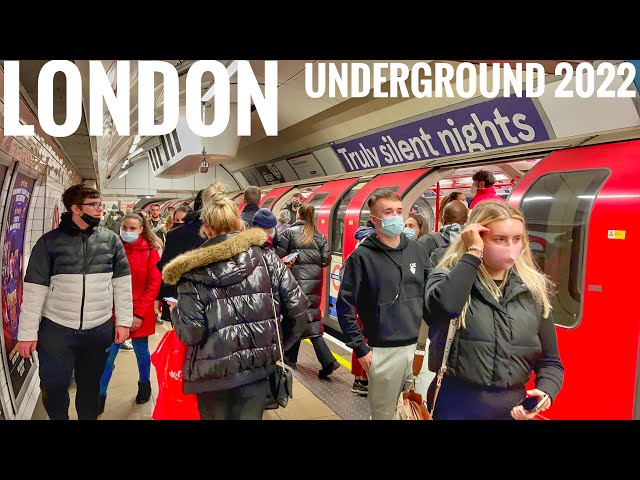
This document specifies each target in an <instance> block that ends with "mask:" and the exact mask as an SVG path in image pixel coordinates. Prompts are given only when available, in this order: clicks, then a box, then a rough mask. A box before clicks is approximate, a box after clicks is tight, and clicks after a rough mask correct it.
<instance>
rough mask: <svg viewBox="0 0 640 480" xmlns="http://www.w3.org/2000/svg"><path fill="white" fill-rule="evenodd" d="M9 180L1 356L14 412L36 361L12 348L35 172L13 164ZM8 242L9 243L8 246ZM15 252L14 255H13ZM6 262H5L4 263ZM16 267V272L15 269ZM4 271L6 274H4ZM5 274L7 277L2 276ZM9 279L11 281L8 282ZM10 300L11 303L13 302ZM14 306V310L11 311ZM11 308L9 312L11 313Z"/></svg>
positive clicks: (4, 231) (3, 233)
mask: <svg viewBox="0 0 640 480" xmlns="http://www.w3.org/2000/svg"><path fill="white" fill-rule="evenodd" d="M10 177H11V178H10V179H9V182H8V183H7V182H6V181H5V184H4V185H5V187H8V188H6V190H5V191H6V192H7V194H6V195H7V198H6V200H5V202H4V204H5V209H4V212H3V215H2V230H1V237H0V243H1V244H2V265H3V269H2V270H3V279H2V280H3V281H2V288H1V289H0V293H1V296H2V305H3V308H2V326H3V335H2V359H3V362H4V365H5V368H4V372H5V377H6V381H7V384H8V387H9V388H8V390H9V393H10V396H11V401H12V403H13V410H14V413H17V412H18V411H19V410H20V406H21V404H22V401H23V399H24V398H25V395H26V392H27V388H28V386H29V385H30V383H31V379H32V377H33V375H34V374H35V373H36V371H37V368H34V367H36V365H37V364H36V361H35V360H34V359H31V360H27V359H23V358H22V357H20V355H19V354H18V352H17V350H16V349H15V342H16V341H17V340H16V338H15V337H17V324H18V319H19V316H20V305H21V303H22V302H21V300H22V299H21V298H20V297H21V292H22V282H23V276H24V272H25V268H26V265H25V262H24V244H25V237H26V227H27V218H28V216H29V213H30V212H29V210H30V208H31V206H32V203H31V202H32V196H33V191H34V189H35V186H36V182H37V179H38V174H37V173H36V172H34V171H32V170H31V169H30V168H29V167H26V166H25V165H22V164H19V163H16V164H15V166H14V168H13V169H12V171H11V175H10ZM9 244H11V246H9ZM5 245H7V246H8V247H9V249H10V250H11V253H13V254H14V258H15V257H16V255H17V257H18V262H17V263H15V260H14V263H13V267H12V265H11V262H10V259H9V258H5V250H6V249H7V248H5ZM16 252H17V254H16ZM5 264H6V265H5ZM18 269H19V272H18ZM4 273H6V275H5V274H4ZM5 277H7V278H5ZM7 279H11V281H7ZM12 303H13V305H12ZM12 309H13V310H12ZM11 311H13V313H12V314H10V312H11ZM8 332H11V336H12V339H11V344H9V345H8V344H7V334H8Z"/></svg>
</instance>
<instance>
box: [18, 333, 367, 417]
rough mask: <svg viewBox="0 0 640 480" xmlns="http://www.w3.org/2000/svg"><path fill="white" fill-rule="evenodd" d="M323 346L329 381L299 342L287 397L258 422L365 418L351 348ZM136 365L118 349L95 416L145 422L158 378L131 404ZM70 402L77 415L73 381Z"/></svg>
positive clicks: (37, 413)
mask: <svg viewBox="0 0 640 480" xmlns="http://www.w3.org/2000/svg"><path fill="white" fill-rule="evenodd" d="M169 328H170V324H168V323H164V324H163V325H156V333H155V334H154V335H152V336H150V337H149V350H150V351H151V352H153V351H154V350H155V348H156V347H157V345H158V343H159V342H160V340H161V339H162V337H163V335H164V334H165V333H166V332H167V331H168V330H169ZM325 340H326V341H327V345H328V346H329V348H330V349H331V351H332V352H333V354H334V357H335V358H336V360H337V361H338V362H339V363H340V368H339V369H337V370H336V371H335V372H333V373H332V374H331V376H330V377H329V379H327V380H322V379H320V378H319V377H318V372H319V371H320V368H321V366H320V363H319V362H318V360H317V359H316V356H315V352H314V350H313V347H312V346H311V343H310V342H309V341H308V340H307V341H303V342H302V344H301V346H300V352H299V355H298V362H297V365H296V368H295V369H294V370H293V375H294V386H293V398H292V399H291V400H290V401H289V404H288V405H287V407H286V408H278V409H275V410H266V411H265V412H264V416H263V420H367V419H369V418H370V414H369V403H368V401H367V398H366V397H363V396H359V395H357V394H355V393H352V392H351V385H352V384H353V379H354V377H353V375H352V374H351V364H350V361H351V352H350V351H348V349H346V348H345V347H344V346H343V345H340V342H339V341H335V342H334V341H332V337H330V336H328V335H325ZM137 384H138V367H137V364H136V358H135V353H134V352H133V350H132V351H126V350H121V351H120V353H119V354H118V356H117V357H116V362H115V369H114V371H113V376H112V377H111V382H110V383H109V391H108V394H107V402H106V405H105V410H104V413H103V414H102V415H100V416H99V417H98V419H99V420H151V416H152V414H153V409H154V407H155V402H156V398H157V395H158V382H157V375H156V372H155V368H154V367H153V365H152V366H151V389H152V394H151V400H150V401H149V402H147V403H146V404H143V405H138V404H136V402H135V397H136V394H137V391H138V387H137ZM69 396H70V399H71V405H70V407H69V417H70V418H71V419H72V420H76V419H77V418H78V416H77V413H76V410H75V403H74V402H75V384H74V385H72V386H71V387H70V389H69ZM31 419H32V420H47V419H48V416H47V413H46V411H45V409H44V406H43V405H42V395H40V398H39V399H38V402H37V404H36V407H35V409H34V412H33V415H32V417H31Z"/></svg>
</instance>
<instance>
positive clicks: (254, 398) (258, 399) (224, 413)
mask: <svg viewBox="0 0 640 480" xmlns="http://www.w3.org/2000/svg"><path fill="white" fill-rule="evenodd" d="M269 393H270V387H269V379H268V378H264V379H262V380H258V381H257V382H254V383H249V384H247V385H241V386H240V387H236V388H232V389H229V390H219V391H216V392H204V393H198V394H197V396H198V410H200V419H201V420H262V412H264V407H265V401H266V398H267V395H268V394H269Z"/></svg>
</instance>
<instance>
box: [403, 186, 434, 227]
mask: <svg viewBox="0 0 640 480" xmlns="http://www.w3.org/2000/svg"><path fill="white" fill-rule="evenodd" d="M428 198H429V199H431V200H432V201H433V202H435V195H433V196H429V195H428V194H422V195H421V196H420V198H418V199H417V200H416V202H415V203H414V204H413V205H412V206H411V211H410V212H407V213H405V214H404V218H405V219H406V218H407V217H408V216H409V214H410V213H415V214H418V215H420V216H421V217H422V218H424V219H425V220H426V221H427V225H428V226H429V231H430V232H433V229H434V226H435V223H436V219H435V215H434V213H433V208H432V207H431V205H430V204H429V202H428V200H427V199H428Z"/></svg>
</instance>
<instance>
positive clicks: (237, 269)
mask: <svg viewBox="0 0 640 480" xmlns="http://www.w3.org/2000/svg"><path fill="white" fill-rule="evenodd" d="M266 241H267V233H266V232H265V231H264V230H262V229H261V228H250V229H248V230H244V231H242V232H240V233H228V234H226V235H221V236H219V237H215V238H212V239H210V240H208V241H207V242H205V243H203V244H202V246H201V247H200V248H197V249H195V250H190V251H188V252H186V253H183V254H182V255H179V256H178V257H176V258H174V259H173V260H171V261H170V262H169V263H168V264H167V265H166V266H165V267H164V268H163V270H162V279H163V280H164V282H165V283H167V284H169V285H175V284H177V283H178V282H179V281H180V279H181V278H182V277H185V278H188V279H190V280H194V281H196V282H199V283H204V284H206V285H211V286H221V287H225V286H229V285H234V284H236V283H239V282H241V281H242V280H244V279H245V278H246V277H248V276H249V275H251V273H252V272H253V270H254V269H255V268H256V266H257V264H258V262H259V261H261V258H262V257H261V255H260V253H259V249H258V248H257V247H260V246H262V245H264V244H265V242H266ZM253 247H256V248H253Z"/></svg>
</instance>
